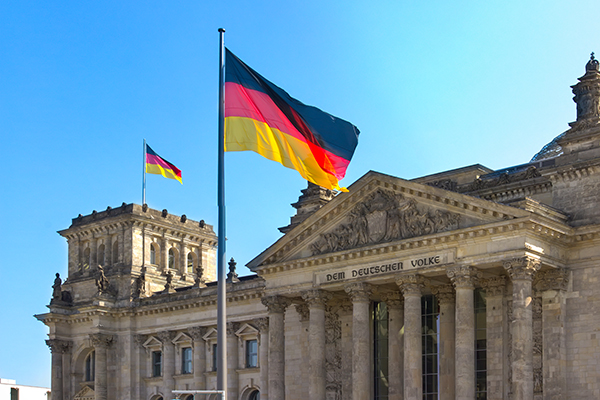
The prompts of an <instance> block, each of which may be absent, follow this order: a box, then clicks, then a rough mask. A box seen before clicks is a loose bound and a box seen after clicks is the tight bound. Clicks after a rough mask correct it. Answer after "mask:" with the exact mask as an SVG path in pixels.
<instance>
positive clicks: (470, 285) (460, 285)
mask: <svg viewBox="0 0 600 400" xmlns="http://www.w3.org/2000/svg"><path fill="white" fill-rule="evenodd" d="M446 275H447V276H448V278H450V281H452V284H453V285H454V288H455V289H475V286H476V285H478V284H479V279H480V278H481V276H482V274H481V272H480V271H479V270H477V268H475V267H472V266H470V265H456V266H454V267H450V268H447V269H446Z"/></svg>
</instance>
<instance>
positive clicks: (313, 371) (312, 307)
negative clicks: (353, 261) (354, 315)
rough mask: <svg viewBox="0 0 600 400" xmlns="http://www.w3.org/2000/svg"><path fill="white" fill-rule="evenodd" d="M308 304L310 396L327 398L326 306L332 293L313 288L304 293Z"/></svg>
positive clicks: (310, 399) (316, 398)
mask: <svg viewBox="0 0 600 400" xmlns="http://www.w3.org/2000/svg"><path fill="white" fill-rule="evenodd" d="M302 298H303V299H304V301H305V302H306V303H307V304H308V311H309V322H308V341H309V347H308V381H307V384H308V398H309V400H325V383H326V382H325V376H326V372H325V306H326V304H327V301H329V299H330V298H331V295H330V294H329V293H327V292H325V291H323V290H318V289H311V290H307V291H305V292H304V293H302Z"/></svg>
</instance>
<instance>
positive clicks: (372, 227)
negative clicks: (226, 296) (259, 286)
mask: <svg viewBox="0 0 600 400" xmlns="http://www.w3.org/2000/svg"><path fill="white" fill-rule="evenodd" d="M527 215H529V214H528V212H527V211H525V210H520V209H518V208H515V207H509V206H506V205H502V204H498V203H494V202H491V201H488V200H482V199H479V198H476V197H472V196H468V195H464V194H460V193H456V192H451V191H448V190H444V189H441V188H437V187H433V186H429V185H425V184H421V183H416V182H411V181H407V180H404V179H400V178H396V177H393V176H389V175H385V174H381V173H377V172H369V173H367V174H366V175H364V176H363V177H362V178H360V179H359V180H358V181H356V182H355V183H354V184H353V185H351V186H350V187H349V192H348V193H342V194H340V195H338V196H336V197H335V198H334V199H333V200H331V201H330V202H329V203H328V204H326V205H325V206H324V207H322V208H321V209H319V210H317V211H316V212H315V213H314V214H313V215H311V216H310V217H308V218H307V219H306V220H305V221H303V222H302V223H301V224H299V225H298V226H296V227H294V228H293V229H291V230H290V231H289V232H287V233H286V235H285V236H283V237H282V238H281V239H279V240H278V241H277V242H276V243H275V244H273V245H272V246H271V247H269V248H268V249H267V250H265V251H264V252H263V253H262V254H260V255H259V256H258V257H256V258H255V259H254V260H252V261H251V262H250V263H249V264H248V266H249V268H250V269H252V270H256V269H258V268H259V267H260V266H261V265H266V264H272V263H277V262H283V261H290V260H296V259H304V258H308V257H313V256H321V255H324V254H330V253H336V252H341V251H347V250H353V249H359V248H362V247H364V248H367V247H369V246H375V245H379V244H383V243H392V242H398V241H402V240H406V239H411V238H416V237H426V236H431V235H437V234H440V233H443V232H449V231H454V230H461V229H465V228H472V227H475V226H480V225H486V224H490V223H494V222H499V221H504V220H510V219H514V218H520V217H525V216H527Z"/></svg>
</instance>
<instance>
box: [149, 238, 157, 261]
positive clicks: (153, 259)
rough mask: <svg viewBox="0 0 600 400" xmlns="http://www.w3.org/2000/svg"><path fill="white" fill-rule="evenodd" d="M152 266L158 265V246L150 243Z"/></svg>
mask: <svg viewBox="0 0 600 400" xmlns="http://www.w3.org/2000/svg"><path fill="white" fill-rule="evenodd" d="M150 264H153V265H156V246H155V245H154V243H150Z"/></svg>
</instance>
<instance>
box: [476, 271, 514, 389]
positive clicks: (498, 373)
mask: <svg viewBox="0 0 600 400" xmlns="http://www.w3.org/2000/svg"><path fill="white" fill-rule="evenodd" d="M481 286H482V287H483V289H484V290H485V294H486V302H485V312H486V345H487V354H486V356H487V398H488V400H502V399H504V398H505V395H506V394H507V393H505V390H504V382H505V374H504V370H505V363H506V358H507V355H506V353H505V351H504V349H505V341H506V339H507V336H508V335H507V334H506V333H507V332H505V326H506V309H505V306H504V303H505V301H504V293H505V288H506V278H505V277H504V276H496V277H492V278H488V279H484V280H482V281H481Z"/></svg>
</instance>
